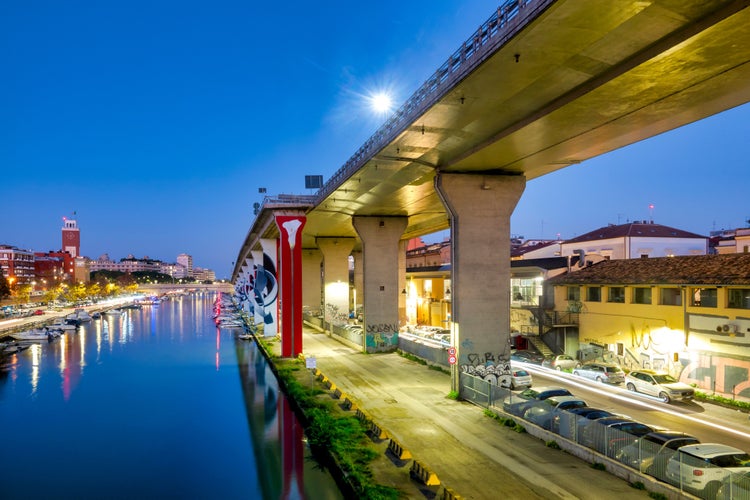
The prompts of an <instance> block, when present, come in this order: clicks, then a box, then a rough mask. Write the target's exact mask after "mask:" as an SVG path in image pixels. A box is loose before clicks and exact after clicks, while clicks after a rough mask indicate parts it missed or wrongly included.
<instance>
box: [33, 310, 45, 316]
mask: <svg viewBox="0 0 750 500" xmlns="http://www.w3.org/2000/svg"><path fill="white" fill-rule="evenodd" d="M42 314H44V311H43V310H41V309H37V310H36V311H34V316H41V315H42Z"/></svg>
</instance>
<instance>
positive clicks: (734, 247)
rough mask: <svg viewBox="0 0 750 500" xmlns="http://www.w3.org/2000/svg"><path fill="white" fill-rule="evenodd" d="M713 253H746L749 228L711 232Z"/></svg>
mask: <svg viewBox="0 0 750 500" xmlns="http://www.w3.org/2000/svg"><path fill="white" fill-rule="evenodd" d="M711 244H712V248H713V250H714V253H719V254H726V253H748V252H749V251H750V228H747V227H745V228H739V229H730V230H722V231H715V232H713V231H712V232H711Z"/></svg>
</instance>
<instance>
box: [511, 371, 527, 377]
mask: <svg viewBox="0 0 750 500" xmlns="http://www.w3.org/2000/svg"><path fill="white" fill-rule="evenodd" d="M513 375H515V376H516V377H528V376H529V372H527V371H526V370H516V371H514V372H513Z"/></svg>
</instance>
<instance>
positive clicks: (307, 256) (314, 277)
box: [302, 248, 323, 314]
mask: <svg viewBox="0 0 750 500" xmlns="http://www.w3.org/2000/svg"><path fill="white" fill-rule="evenodd" d="M321 262H323V254H321V253H320V250H318V249H317V248H305V249H303V250H302V307H304V308H306V309H307V310H309V311H310V312H312V313H314V314H316V313H318V312H322V309H321V308H322V305H321V304H322V302H323V294H322V293H321V287H320V285H321V282H320V280H321V274H320V273H321V268H320V264H321Z"/></svg>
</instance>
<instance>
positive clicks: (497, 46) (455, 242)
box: [232, 0, 750, 375]
mask: <svg viewBox="0 0 750 500" xmlns="http://www.w3.org/2000/svg"><path fill="white" fill-rule="evenodd" d="M748 3H750V2H748V1H728V0H723V1H722V0H716V1H710V0H694V1H690V0H663V1H659V0H655V1H631V0H611V1H607V2H591V1H588V0H556V1H555V0H518V1H510V2H504V3H503V4H502V5H501V6H500V7H499V8H498V9H497V10H496V11H495V12H494V13H492V14H491V16H490V17H489V19H488V20H487V21H486V22H485V23H484V24H482V25H481V28H480V29H479V30H477V32H475V33H474V34H472V35H471V36H470V37H469V38H468V39H467V40H466V42H465V43H464V44H462V45H461V46H460V47H458V48H457V50H456V51H455V52H454V53H453V54H451V55H450V56H449V57H448V58H447V60H446V62H445V64H443V65H442V66H441V67H440V68H439V69H438V70H437V71H436V72H435V73H434V74H433V75H432V76H431V77H430V78H429V79H428V80H427V81H426V82H425V83H424V85H423V86H422V87H420V88H419V89H418V90H417V91H416V92H415V93H414V94H413V95H412V97H411V98H410V99H409V100H408V101H407V102H406V103H404V105H403V106H402V107H401V108H400V109H399V110H398V111H397V112H396V113H395V114H394V115H393V116H392V117H391V118H390V119H389V120H388V121H387V122H386V123H385V124H384V125H383V126H382V127H381V128H380V129H379V130H378V131H377V132H376V133H375V134H374V135H373V136H372V137H371V138H370V139H369V140H368V141H367V142H366V143H365V144H364V145H363V146H362V147H361V148H360V149H359V150H358V151H356V152H355V153H354V154H353V155H352V157H351V158H350V160H349V161H348V162H347V163H346V164H345V165H343V166H342V167H341V168H340V169H339V170H338V171H336V172H335V173H334V174H333V175H332V176H331V178H330V179H329V180H328V181H327V182H326V184H325V185H324V186H323V187H322V188H321V189H320V190H319V191H318V193H317V194H316V195H313V196H309V197H294V196H284V195H280V196H278V197H274V198H267V199H266V200H265V202H264V204H263V206H262V207H261V210H260V212H259V213H258V216H257V218H256V219H255V221H254V222H253V225H252V227H251V228H250V230H249V231H248V234H247V237H246V239H245V241H244V243H243V245H242V247H241V248H240V250H239V252H238V257H237V260H236V264H235V268H234V271H233V277H232V280H233V282H234V284H235V286H236V288H237V290H238V292H240V294H241V296H244V297H247V302H246V304H247V305H248V307H250V308H252V309H253V311H254V314H255V317H256V322H258V321H261V322H262V323H263V324H264V326H265V327H266V328H267V330H266V331H267V333H268V334H274V335H275V334H276V333H277V332H278V331H281V330H283V329H284V328H292V329H293V330H292V332H291V333H289V332H287V333H283V332H282V343H284V342H286V343H287V344H288V345H291V350H288V351H285V353H286V354H287V355H295V354H296V353H297V352H299V349H301V340H299V341H297V340H294V338H296V336H297V335H298V336H299V338H300V339H301V330H300V333H299V334H297V333H294V332H295V331H296V329H297V328H299V327H300V325H299V324H298V322H299V318H297V316H296V315H295V314H296V313H293V311H291V310H290V309H291V306H290V305H291V304H293V308H294V309H298V310H299V311H301V310H302V307H306V308H311V309H323V310H324V312H325V314H326V319H327V320H328V321H330V322H332V323H335V322H337V321H341V320H342V318H343V319H345V318H346V313H348V310H349V307H350V293H351V292H350V290H349V286H348V283H349V268H348V259H349V256H350V255H353V256H354V262H355V270H354V275H355V290H356V289H357V288H358V287H359V290H357V292H356V293H359V294H360V296H361V297H362V302H363V304H364V332H365V335H364V341H363V345H362V348H363V350H367V351H376V350H387V349H391V348H393V346H394V338H395V339H396V340H395V342H397V331H398V327H399V325H400V324H401V322H402V321H403V317H404V304H403V297H402V296H401V294H400V290H402V289H403V287H404V284H405V263H404V251H403V250H404V242H405V241H407V240H408V239H410V238H413V237H417V236H421V235H424V234H429V233H432V232H435V231H439V230H442V229H446V228H450V230H451V244H452V249H451V252H452V278H451V288H452V301H453V303H452V307H453V311H452V320H453V324H452V338H453V345H455V346H456V347H457V349H458V364H459V366H460V369H462V370H465V371H469V372H471V371H472V370H473V369H474V368H475V367H477V366H480V365H481V366H483V367H485V368H486V367H491V369H492V370H494V371H495V372H496V373H498V374H501V375H502V374H504V373H506V372H507V369H508V367H509V365H508V361H507V359H508V358H507V357H508V354H509V342H508V338H509V332H508V330H509V314H510V313H509V307H510V306H509V275H510V271H509V268H510V265H509V262H510V255H509V252H510V215H511V214H512V212H513V210H514V208H515V206H516V203H517V202H518V200H519V198H520V197H521V196H522V193H523V190H524V187H525V183H526V181H527V180H530V179H534V178H536V177H540V176H542V175H545V174H548V173H550V172H553V171H555V170H558V169H561V168H565V167H566V166H569V165H573V164H577V163H581V162H583V161H586V160H587V159H589V158H593V157H595V156H599V155H602V154H605V153H607V152H610V151H613V150H615V149H618V148H621V147H623V146H627V145H629V144H633V143H635V142H637V141H640V140H643V139H646V138H649V137H652V136H654V135H657V134H661V133H663V132H666V131H669V130H672V129H675V128H677V127H680V126H682V125H685V124H688V123H692V122H694V121H697V120H700V119H702V118H705V117H708V116H711V115H714V114H716V113H720V112H722V111H724V110H727V109H730V108H733V107H735V106H738V105H741V104H744V103H746V102H748V101H750V64H749V62H750V29H748V26H750V9H748V8H747V7H748ZM707 174H708V172H707ZM587 188H591V186H588V187H587ZM279 217H282V219H279ZM292 219H293V220H297V221H298V222H297V223H295V224H293V226H294V228H293V231H291V232H290V231H289V230H287V229H284V228H283V227H282V225H281V224H287V228H288V229H292V226H290V225H289V221H290V220H292ZM292 233H293V234H292ZM284 252H286V255H287V256H286V257H284V256H283V254H284ZM294 255H297V257H294ZM321 262H322V271H321ZM259 270H260V273H259ZM358 279H359V282H358ZM341 283H345V284H346V290H345V291H344V290H343V289H342V287H341V286H339V285H340V284H341ZM290 288H291V289H290ZM284 293H287V294H289V295H286V296H285V295H284ZM274 301H278V302H274ZM300 305H301V306H302V307H300ZM290 335H291V337H290ZM298 345H299V347H297V346H298Z"/></svg>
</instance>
